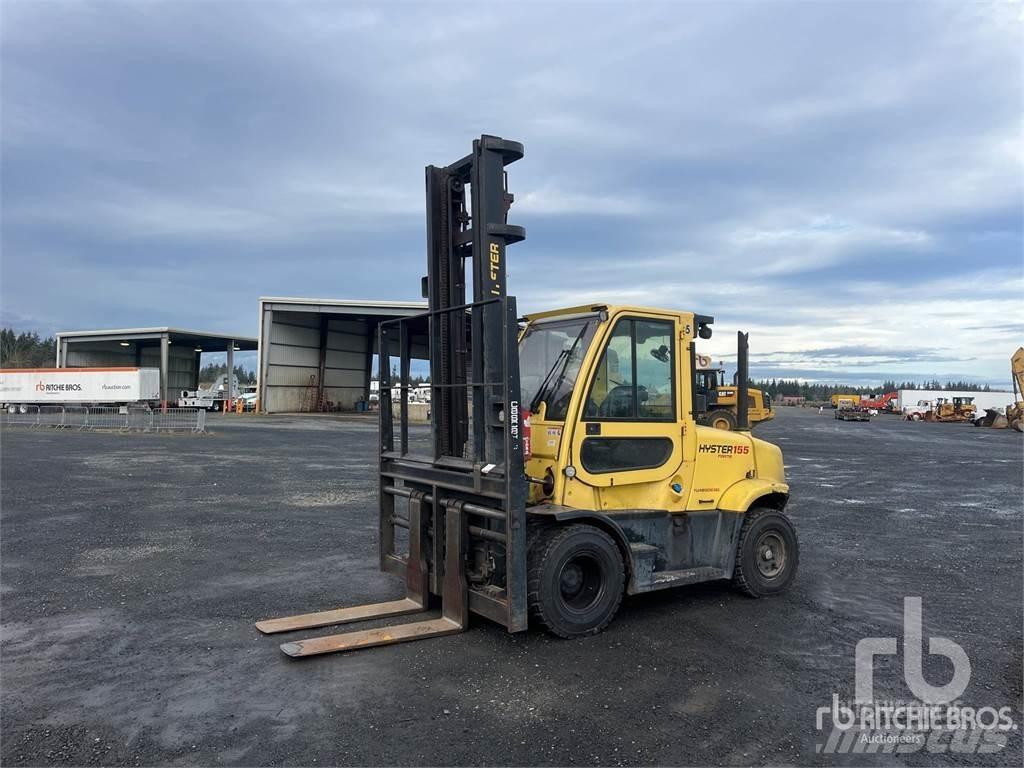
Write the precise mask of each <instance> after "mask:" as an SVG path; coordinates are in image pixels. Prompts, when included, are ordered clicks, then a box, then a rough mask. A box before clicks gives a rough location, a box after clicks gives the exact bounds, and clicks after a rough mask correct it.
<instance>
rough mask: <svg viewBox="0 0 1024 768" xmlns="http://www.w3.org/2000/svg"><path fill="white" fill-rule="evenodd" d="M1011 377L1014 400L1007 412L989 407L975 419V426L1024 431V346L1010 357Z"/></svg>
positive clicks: (1007, 407) (1008, 406)
mask: <svg viewBox="0 0 1024 768" xmlns="http://www.w3.org/2000/svg"><path fill="white" fill-rule="evenodd" d="M1010 377H1011V378H1012V380H1013V402H1012V403H1010V404H1009V405H1007V406H1006V409H1005V413H1001V412H1000V411H999V409H998V408H987V409H986V410H985V413H984V415H982V416H979V417H978V418H976V419H975V420H974V426H976V427H992V428H993V429H1006V428H1007V427H1011V428H1013V429H1015V430H1017V431H1018V432H1024V347H1018V349H1017V351H1016V352H1014V353H1013V356H1012V357H1011V358H1010Z"/></svg>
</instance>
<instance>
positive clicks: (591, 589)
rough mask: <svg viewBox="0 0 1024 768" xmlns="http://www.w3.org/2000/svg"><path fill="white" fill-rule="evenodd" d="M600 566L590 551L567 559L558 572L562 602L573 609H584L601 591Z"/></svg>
mask: <svg viewBox="0 0 1024 768" xmlns="http://www.w3.org/2000/svg"><path fill="white" fill-rule="evenodd" d="M601 582H602V574H601V566H600V564H599V563H598V561H597V559H596V558H595V557H594V556H593V555H592V554H591V553H579V554H577V555H576V556H575V557H572V558H571V559H569V560H567V561H566V562H565V563H564V564H563V565H562V568H561V570H560V571H559V573H558V591H559V593H560V595H561V598H562V602H563V603H565V605H566V607H567V608H569V609H570V610H573V611H585V610H588V609H589V608H590V607H591V606H593V605H594V604H595V603H596V602H597V601H598V600H599V599H600V597H601V595H602V593H603V591H604V590H603V587H602V583H601Z"/></svg>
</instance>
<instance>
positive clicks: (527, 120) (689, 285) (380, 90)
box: [0, 0, 1024, 383]
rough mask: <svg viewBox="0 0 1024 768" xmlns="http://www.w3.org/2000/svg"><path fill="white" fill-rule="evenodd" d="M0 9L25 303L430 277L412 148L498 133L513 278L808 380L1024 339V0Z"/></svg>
mask: <svg viewBox="0 0 1024 768" xmlns="http://www.w3.org/2000/svg"><path fill="white" fill-rule="evenodd" d="M0 8H2V11H0V12H2V62H0V63H2V108H3V112H2V142H3V144H2V151H3V157H2V160H3V167H2V171H3V179H2V180H3V187H2V203H3V209H2V245H3V258H2V306H0V312H2V316H0V320H2V322H3V324H6V325H14V326H15V327H17V328H19V329H37V330H40V331H42V332H46V333H48V332H53V331H57V330H72V329H86V328H89V329H91V328H114V327H125V326H152V325H174V326H180V327H186V328H198V329H203V330H215V331H226V332H238V333H242V334H249V335H255V333H256V327H257V297H259V296H261V295H272V296H311V297H331V298H368V299H416V298H418V291H419V276H420V275H421V274H423V273H424V269H425V258H424V253H425V246H424V210H423V167H424V166H425V165H426V164H428V163H436V164H446V163H449V162H451V161H453V160H455V159H456V158H458V157H460V156H462V155H464V154H465V153H466V152H467V151H468V150H469V147H470V141H471V140H472V138H473V137H474V136H479V134H480V133H482V132H487V133H494V134H498V135H501V136H504V137H506V138H511V139H515V140H518V141H522V142H523V143H524V144H525V145H526V156H525V158H524V159H523V160H521V161H520V162H518V163H517V164H515V165H513V166H511V167H510V169H509V170H510V172H509V176H510V187H511V189H512V191H513V192H514V193H515V195H516V203H515V205H514V206H513V209H512V215H511V216H510V221H512V222H513V223H516V224H522V225H524V226H525V227H526V229H527V240H526V241H525V242H524V243H521V244H519V245H516V246H514V247H513V248H511V249H510V251H509V270H510V286H511V291H512V292H513V293H515V294H517V295H518V296H519V301H520V306H521V308H524V309H526V310H530V309H542V308H550V307H553V306H558V305H564V304H570V303H571V304H575V303H580V302H582V301H590V300H600V301H605V302H629V303H637V304H646V305H655V306H668V307H676V308H680V309H692V310H695V311H699V312H702V313H705V314H712V315H714V316H715V318H716V331H717V333H716V336H715V338H714V339H713V340H712V341H711V342H710V343H709V344H706V345H705V349H706V350H708V351H710V352H712V354H714V355H715V356H716V357H725V355H726V353H727V352H728V351H729V350H730V348H731V347H732V345H733V343H734V331H735V330H736V329H737V328H744V329H747V330H750V331H751V345H752V352H753V360H754V364H755V365H754V373H755V374H767V375H787V373H794V372H795V373H798V374H799V375H801V376H806V377H810V378H816V379H841V380H851V381H852V380H859V381H865V382H868V381H871V380H873V379H880V378H882V377H884V376H886V375H892V376H897V377H900V378H903V377H912V376H915V375H922V376H932V375H938V376H940V377H946V376H957V377H960V376H964V377H967V376H974V377H978V378H980V379H982V380H986V381H991V382H998V383H1006V382H1008V367H1009V365H1008V358H1009V356H1010V354H1011V353H1012V351H1013V350H1014V349H1016V348H1017V346H1019V345H1020V344H1021V343H1024V321H1022V317H1024V312H1022V296H1024V266H1022V247H1024V237H1022V170H1024V168H1022V165H1024V158H1022V137H1021V118H1022V104H1021V94H1022V57H1021V45H1022V18H1024V17H1022V13H1021V6H1020V5H1007V4H992V5H989V4H972V3H963V2H957V3H951V4H945V5H944V4H941V3H909V2H908V3H893V4H882V3H850V4H841V3H835V2H830V3H796V4H783V3H766V2H762V3H750V4H744V3H738V2H729V3H715V4H696V3H695V4H683V3H673V4H654V3H631V4H601V5H586V4H582V3H564V4H559V5H541V4H528V5H523V4H520V5H513V4H510V3H501V4H486V3H484V4H481V3H465V2H463V3H459V4H457V5H442V4H436V3H431V4H426V3H422V4H417V5H400V4H396V3H387V4H384V3H379V4H376V5H374V6H365V7H360V6H356V5H342V4H340V3H330V4H305V3H258V2H222V3H198V2H187V3H185V2H179V3H166V4H162V3H154V2H144V3H133V4H129V5H120V4H117V3H114V2H101V3H97V4H86V3H81V2H76V3H70V4H61V3H56V2H12V1H11V0H6V1H5V2H3V4H2V6H0ZM726 359H727V358H726Z"/></svg>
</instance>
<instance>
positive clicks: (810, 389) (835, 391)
mask: <svg viewBox="0 0 1024 768" xmlns="http://www.w3.org/2000/svg"><path fill="white" fill-rule="evenodd" d="M750 386H752V387H755V388H757V389H760V390H761V391H762V392H767V393H768V394H769V395H771V396H772V398H773V399H775V398H778V397H805V398H807V399H808V400H813V401H818V400H828V399H830V398H831V397H832V395H846V394H858V395H866V394H870V395H871V396H872V397H877V396H879V395H883V394H885V393H886V392H895V391H896V390H898V389H935V390H951V391H961V392H991V391H992V389H991V387H989V385H988V384H977V383H975V382H971V381H947V382H941V381H938V380H937V379H933V380H931V381H923V382H916V381H903V382H899V383H897V382H895V381H883V382H882V385H881V387H865V386H863V385H856V384H812V383H809V382H806V381H800V380H799V379H760V380H759V381H751V382H750Z"/></svg>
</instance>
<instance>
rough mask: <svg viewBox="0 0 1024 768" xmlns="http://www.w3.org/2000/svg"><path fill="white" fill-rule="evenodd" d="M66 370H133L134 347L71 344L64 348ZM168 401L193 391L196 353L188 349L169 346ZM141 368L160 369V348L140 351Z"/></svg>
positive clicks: (111, 344) (101, 343)
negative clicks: (179, 392) (181, 392)
mask: <svg viewBox="0 0 1024 768" xmlns="http://www.w3.org/2000/svg"><path fill="white" fill-rule="evenodd" d="M67 350H68V351H67V367H68V368H115V367H122V366H123V367H126V368H134V367H136V362H135V348H134V346H132V347H122V346H121V345H120V344H118V343H117V342H77V343H76V342H72V343H70V344H68V345H67ZM167 363H168V371H167V393H168V395H167V396H168V398H169V399H171V400H174V399H176V398H177V397H178V390H181V389H194V388H195V376H196V353H195V352H194V351H193V350H192V348H191V347H182V346H177V345H174V344H172V345H171V347H170V349H169V350H168V358H167ZM139 367H141V368H159V367H160V345H159V344H157V345H156V346H147V347H143V348H142V360H141V364H140V365H139Z"/></svg>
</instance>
